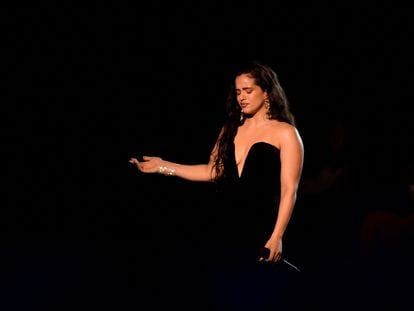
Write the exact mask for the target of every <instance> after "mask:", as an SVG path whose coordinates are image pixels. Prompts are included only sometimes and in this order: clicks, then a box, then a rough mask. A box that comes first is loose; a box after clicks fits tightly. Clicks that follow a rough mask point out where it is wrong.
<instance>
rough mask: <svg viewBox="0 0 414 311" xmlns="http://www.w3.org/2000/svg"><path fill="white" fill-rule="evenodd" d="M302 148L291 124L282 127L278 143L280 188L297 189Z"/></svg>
mask: <svg viewBox="0 0 414 311" xmlns="http://www.w3.org/2000/svg"><path fill="white" fill-rule="evenodd" d="M303 157H304V148H303V142H302V138H301V137H300V134H299V132H298V131H297V129H296V128H295V127H293V126H289V127H287V128H286V129H284V131H283V133H282V135H281V143H280V161H281V183H282V188H285V189H293V190H294V191H296V190H297V187H298V185H299V180H300V177H301V174H302V168H303Z"/></svg>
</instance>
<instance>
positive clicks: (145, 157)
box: [142, 156, 152, 161]
mask: <svg viewBox="0 0 414 311" xmlns="http://www.w3.org/2000/svg"><path fill="white" fill-rule="evenodd" d="M142 158H143V159H144V160H146V161H147V160H151V159H152V157H150V156H143V157H142Z"/></svg>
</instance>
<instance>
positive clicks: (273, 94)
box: [214, 61, 295, 183]
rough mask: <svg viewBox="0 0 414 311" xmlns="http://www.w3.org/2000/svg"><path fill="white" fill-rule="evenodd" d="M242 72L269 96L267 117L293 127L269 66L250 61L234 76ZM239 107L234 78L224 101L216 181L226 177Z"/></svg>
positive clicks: (278, 86) (290, 115)
mask: <svg viewBox="0 0 414 311" xmlns="http://www.w3.org/2000/svg"><path fill="white" fill-rule="evenodd" d="M242 74H246V75H248V76H249V77H251V78H253V79H254V81H255V84H256V85H258V86H259V87H260V88H261V89H262V90H263V91H266V92H267V94H268V98H269V110H268V114H267V116H268V118H269V119H274V120H279V121H283V122H287V123H289V124H291V125H294V126H295V118H294V116H293V114H292V113H291V112H290V108H289V102H288V100H287V97H286V94H285V91H284V90H283V88H282V86H281V85H280V83H279V79H278V77H277V74H276V72H275V71H274V70H273V69H272V68H270V67H269V66H267V65H265V64H263V63H261V62H259V61H252V62H249V63H247V64H244V65H243V66H241V67H240V68H239V69H238V70H236V71H235V73H234V79H235V78H236V77H238V76H240V75H242ZM244 120H245V119H244V118H243V117H242V110H241V107H240V105H239V103H238V102H237V93H236V87H235V83H234V80H233V81H232V83H231V84H230V88H229V92H228V96H227V100H226V119H225V121H224V124H223V128H222V132H221V134H220V137H219V139H218V150H217V157H216V159H215V163H214V166H215V170H216V177H215V181H216V182H217V183H220V182H221V181H223V180H225V179H226V163H227V162H228V161H227V160H228V148H229V145H230V144H233V141H234V137H235V136H236V133H237V129H238V127H239V126H240V125H242V124H243V122H244Z"/></svg>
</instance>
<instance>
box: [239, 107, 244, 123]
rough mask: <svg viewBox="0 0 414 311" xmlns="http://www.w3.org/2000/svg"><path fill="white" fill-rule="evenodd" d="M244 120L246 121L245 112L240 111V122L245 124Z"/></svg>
mask: <svg viewBox="0 0 414 311" xmlns="http://www.w3.org/2000/svg"><path fill="white" fill-rule="evenodd" d="M243 119H244V113H243V110H242V111H240V122H243Z"/></svg>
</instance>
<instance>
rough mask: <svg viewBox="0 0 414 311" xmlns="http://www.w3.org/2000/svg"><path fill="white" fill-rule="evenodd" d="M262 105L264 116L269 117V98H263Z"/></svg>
mask: <svg viewBox="0 0 414 311" xmlns="http://www.w3.org/2000/svg"><path fill="white" fill-rule="evenodd" d="M264 106H265V109H266V116H267V117H268V118H270V116H271V113H270V100H269V98H267V97H266V99H265V102H264Z"/></svg>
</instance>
